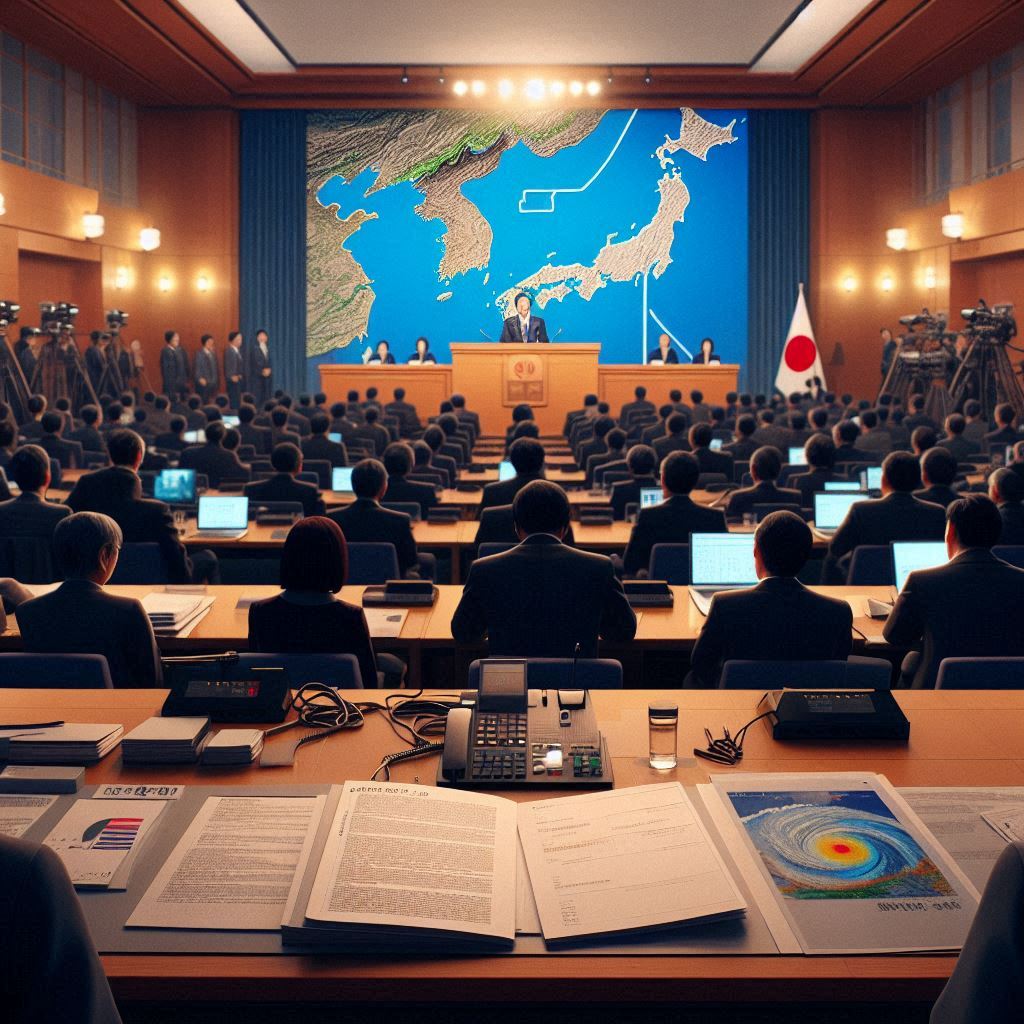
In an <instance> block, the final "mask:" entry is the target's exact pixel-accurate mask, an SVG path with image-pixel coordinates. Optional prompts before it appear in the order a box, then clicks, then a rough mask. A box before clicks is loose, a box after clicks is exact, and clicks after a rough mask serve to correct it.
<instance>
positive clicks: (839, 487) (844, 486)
mask: <svg viewBox="0 0 1024 1024" xmlns="http://www.w3.org/2000/svg"><path fill="white" fill-rule="evenodd" d="M825 490H826V491H829V492H830V493H831V492H835V491H848V492H849V491H860V484H859V483H858V482H857V481H856V480H826V481H825Z"/></svg>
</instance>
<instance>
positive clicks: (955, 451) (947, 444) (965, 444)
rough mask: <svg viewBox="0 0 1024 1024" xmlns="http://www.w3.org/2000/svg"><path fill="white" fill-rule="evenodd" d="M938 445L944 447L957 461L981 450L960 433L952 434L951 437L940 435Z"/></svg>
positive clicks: (963, 459)
mask: <svg viewBox="0 0 1024 1024" xmlns="http://www.w3.org/2000/svg"><path fill="white" fill-rule="evenodd" d="M939 447H940V448H945V449H946V451H947V452H949V454H950V455H952V456H953V458H954V459H956V461H957V462H963V461H965V460H966V459H969V458H970V457H971V456H972V455H977V454H978V453H979V452H980V451H981V446H980V445H977V444H975V443H974V442H973V441H968V440H967V438H965V437H964V436H963V435H962V434H961V435H959V436H957V435H956V434H954V435H953V436H952V437H940V438H939Z"/></svg>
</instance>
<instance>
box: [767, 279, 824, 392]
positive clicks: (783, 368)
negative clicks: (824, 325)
mask: <svg viewBox="0 0 1024 1024" xmlns="http://www.w3.org/2000/svg"><path fill="white" fill-rule="evenodd" d="M812 377H820V378H821V386H822V387H825V370H824V367H823V366H822V365H821V353H820V352H819V351H818V346H817V344H816V343H815V341H814V330H813V329H812V328H811V318H810V317H809V316H808V315H807V303H806V302H805V301H804V286H803V284H801V285H800V292H799V294H798V295H797V297H796V308H795V309H794V310H793V319H792V320H791V321H790V324H789V333H788V334H787V335H786V344H785V346H784V347H783V349H782V358H781V359H780V360H779V372H778V373H776V374H775V386H776V387H777V388H778V389H779V391H781V392H782V394H784V395H789V394H792V393H793V392H794V391H799V392H801V393H803V392H804V391H807V390H808V388H807V381H808V380H810V379H811V378H812Z"/></svg>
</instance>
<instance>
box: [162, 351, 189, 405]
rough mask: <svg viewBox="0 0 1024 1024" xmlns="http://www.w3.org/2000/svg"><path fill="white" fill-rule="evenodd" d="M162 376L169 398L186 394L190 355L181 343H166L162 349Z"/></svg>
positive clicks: (165, 391) (165, 392)
mask: <svg viewBox="0 0 1024 1024" xmlns="http://www.w3.org/2000/svg"><path fill="white" fill-rule="evenodd" d="M160 376H161V377H162V378H163V388H164V394H165V395H167V397H168V398H170V399H172V400H173V399H175V398H181V397H183V396H184V394H185V391H186V390H187V388H188V357H187V356H186V355H185V352H184V350H183V349H182V347H181V346H180V345H178V346H177V347H175V346H172V345H164V347H163V348H162V349H161V350H160Z"/></svg>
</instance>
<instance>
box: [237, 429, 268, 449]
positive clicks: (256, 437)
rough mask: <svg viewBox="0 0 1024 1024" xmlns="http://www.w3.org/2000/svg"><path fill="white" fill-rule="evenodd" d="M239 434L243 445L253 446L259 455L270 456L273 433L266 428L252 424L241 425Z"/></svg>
mask: <svg viewBox="0 0 1024 1024" xmlns="http://www.w3.org/2000/svg"><path fill="white" fill-rule="evenodd" d="M238 433H239V436H240V437H241V438H242V444H248V445H251V446H252V447H253V448H255V449H256V454H257V455H269V454H270V451H271V447H272V445H271V433H270V431H269V430H268V429H267V428H266V427H254V426H253V425H252V424H251V423H239V424H238Z"/></svg>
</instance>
